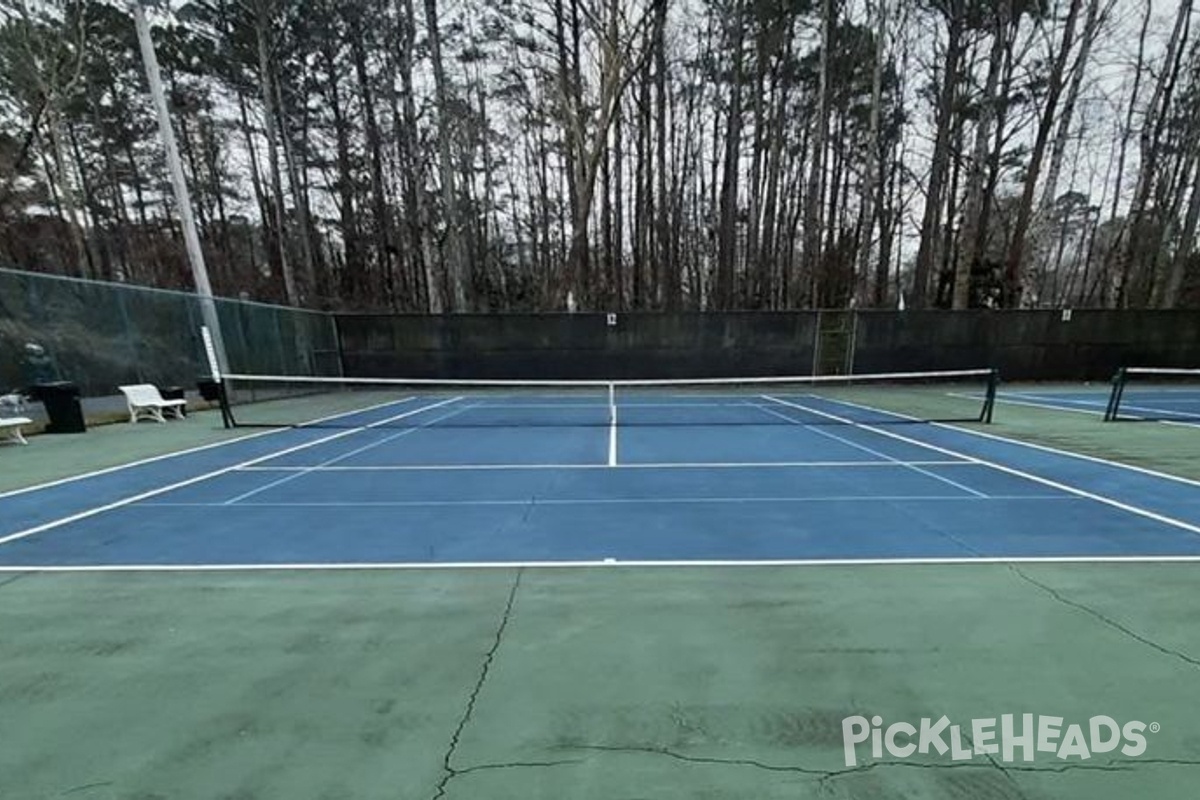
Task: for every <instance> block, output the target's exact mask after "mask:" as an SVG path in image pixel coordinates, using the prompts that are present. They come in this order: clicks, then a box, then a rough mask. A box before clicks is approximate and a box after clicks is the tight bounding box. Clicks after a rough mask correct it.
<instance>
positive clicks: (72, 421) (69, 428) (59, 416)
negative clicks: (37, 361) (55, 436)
mask: <svg viewBox="0 0 1200 800" xmlns="http://www.w3.org/2000/svg"><path fill="white" fill-rule="evenodd" d="M29 393H30V394H31V395H33V398H34V399H35V400H37V401H39V402H40V403H41V404H42V405H43V406H45V407H46V416H48V417H49V418H50V424H49V425H47V426H46V433H84V432H86V431H87V425H86V424H85V423H84V421H83V405H82V404H81V403H80V400H79V387H78V386H76V385H75V384H73V383H70V382H69V381H56V382H54V383H38V384H35V385H34V386H33V388H32V389H31V390H30V392H29Z"/></svg>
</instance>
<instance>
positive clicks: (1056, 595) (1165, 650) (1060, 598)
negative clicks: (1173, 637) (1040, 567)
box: [1008, 564, 1200, 667]
mask: <svg viewBox="0 0 1200 800" xmlns="http://www.w3.org/2000/svg"><path fill="white" fill-rule="evenodd" d="M1008 568H1009V569H1010V570H1012V571H1013V572H1014V573H1016V574H1017V575H1018V576H1019V577H1020V578H1021V579H1022V580H1024V581H1026V582H1028V583H1031V584H1033V585H1034V586H1036V587H1038V588H1039V589H1041V590H1042V591H1043V592H1045V593H1046V594H1047V595H1049V596H1050V597H1051V598H1053V599H1054V600H1056V601H1057V602H1059V603H1062V604H1063V605H1065V606H1069V607H1071V608H1074V609H1077V610H1079V611H1082V612H1083V613H1085V614H1087V615H1089V616H1091V617H1093V618H1094V619H1097V620H1099V621H1100V622H1101V623H1103V624H1104V625H1107V626H1108V627H1110V628H1112V629H1113V630H1116V631H1120V632H1121V633H1123V634H1125V635H1126V636H1128V637H1130V638H1131V639H1134V640H1135V641H1138V642H1141V643H1142V644H1144V645H1146V646H1147V647H1150V648H1153V649H1154V650H1157V651H1158V652H1160V653H1162V654H1163V655H1166V656H1171V657H1173V658H1177V659H1179V660H1180V661H1184V662H1186V663H1187V664H1190V665H1191V666H1193V667H1200V658H1195V657H1193V656H1190V655H1188V654H1187V653H1184V652H1181V651H1179V650H1174V649H1172V648H1170V647H1167V646H1166V645H1162V644H1159V643H1158V642H1156V641H1154V640H1153V639H1149V638H1147V637H1145V636H1143V635H1141V634H1140V633H1138V632H1137V631H1135V630H1133V629H1132V628H1129V627H1128V626H1126V625H1123V624H1121V623H1120V622H1117V621H1116V620H1115V619H1113V618H1112V617H1109V616H1107V615H1105V614H1103V613H1101V612H1099V611H1097V610H1096V609H1094V608H1092V607H1091V606H1088V605H1084V604H1083V603H1080V602H1079V601H1077V600H1072V599H1070V598H1069V597H1065V596H1064V595H1063V594H1062V593H1061V592H1059V591H1058V590H1057V589H1055V588H1054V587H1052V586H1048V585H1046V584H1044V583H1042V582H1041V581H1039V580H1037V579H1036V578H1034V577H1032V576H1030V575H1029V574H1027V573H1026V572H1024V571H1023V570H1022V569H1021V568H1020V567H1018V566H1017V565H1016V564H1009V565H1008Z"/></svg>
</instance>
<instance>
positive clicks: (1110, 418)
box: [1104, 367, 1129, 422]
mask: <svg viewBox="0 0 1200 800" xmlns="http://www.w3.org/2000/svg"><path fill="white" fill-rule="evenodd" d="M1128 379H1129V375H1128V373H1127V372H1126V371H1125V367H1121V368H1119V369H1118V370H1117V372H1116V374H1115V375H1113V378H1112V391H1111V392H1109V394H1108V406H1106V407H1105V409H1104V421H1105V422H1116V421H1117V419H1118V417H1119V416H1120V413H1121V395H1123V394H1124V393H1125V382H1126V381H1127V380H1128Z"/></svg>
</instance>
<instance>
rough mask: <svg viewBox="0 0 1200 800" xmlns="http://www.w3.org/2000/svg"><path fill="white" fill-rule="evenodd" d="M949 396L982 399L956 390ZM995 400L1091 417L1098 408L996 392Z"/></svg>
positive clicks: (1011, 404) (1006, 403) (1007, 403)
mask: <svg viewBox="0 0 1200 800" xmlns="http://www.w3.org/2000/svg"><path fill="white" fill-rule="evenodd" d="M950 396H951V397H960V398H963V399H964V400H982V399H983V398H982V397H972V396H971V395H969V394H962V393H958V392H951V393H950ZM996 402H997V403H1004V404H1005V405H1010V406H1026V407H1028V408H1045V409H1048V410H1050V411H1069V412H1071V413H1072V414H1087V415H1089V416H1092V417H1094V416H1096V414H1097V411H1098V410H1099V409H1091V408H1072V407H1071V406H1061V405H1052V404H1051V403H1050V402H1046V403H1035V402H1034V401H1032V400H1015V399H1013V395H1000V394H997V395H996Z"/></svg>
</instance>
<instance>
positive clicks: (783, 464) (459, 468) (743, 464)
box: [239, 460, 975, 472]
mask: <svg viewBox="0 0 1200 800" xmlns="http://www.w3.org/2000/svg"><path fill="white" fill-rule="evenodd" d="M910 465H912V466H918V467H962V466H975V464H974V463H973V462H971V461H963V460H954V461H949V460H942V461H936V460H935V461H901V462H891V461H701V462H696V463H691V462H675V461H662V462H650V461H647V462H644V463H642V462H625V463H621V464H616V465H615V467H616V468H617V469H768V468H793V467H812V468H827V467H887V468H889V469H895V468H897V467H905V466H910ZM608 468H609V465H607V464H594V463H593V464H384V465H379V466H356V465H349V466H347V465H343V466H332V467H318V466H316V465H309V466H302V465H301V466H289V467H284V466H279V467H272V466H253V467H242V468H240V469H239V472H304V471H308V470H313V471H316V472H444V471H451V472H473V471H483V470H547V469H563V470H567V469H608Z"/></svg>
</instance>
